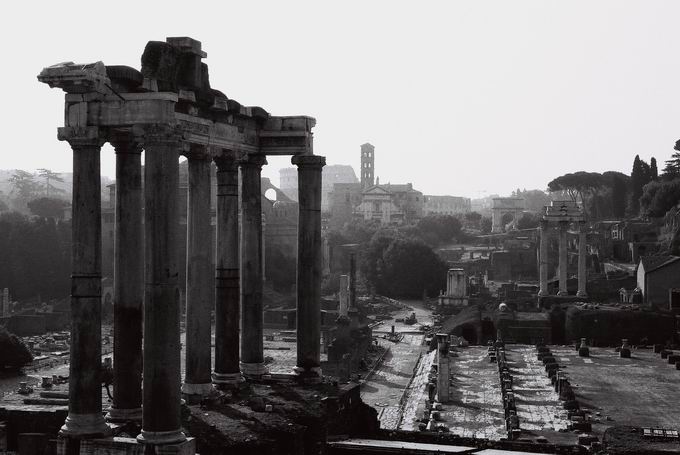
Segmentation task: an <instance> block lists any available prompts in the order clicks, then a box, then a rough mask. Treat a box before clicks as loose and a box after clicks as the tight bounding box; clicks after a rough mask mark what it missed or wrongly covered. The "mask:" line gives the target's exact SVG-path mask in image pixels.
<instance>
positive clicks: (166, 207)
mask: <svg viewBox="0 0 680 455" xmlns="http://www.w3.org/2000/svg"><path fill="white" fill-rule="evenodd" d="M180 138H181V135H180V134H179V132H178V131H177V130H176V129H175V128H173V127H171V126H169V125H157V124H154V125H149V126H147V127H146V128H145V138H144V151H145V165H144V220H145V224H144V228H145V253H146V268H145V281H146V286H145V292H144V388H143V412H142V414H143V419H142V432H141V434H140V435H138V436H137V440H138V441H140V442H143V443H146V444H152V445H162V444H172V443H177V442H182V441H185V440H186V436H185V435H184V433H183V432H182V429H181V420H180V400H181V392H180V389H181V372H180V351H181V348H180V333H179V318H180V307H179V283H178V279H179V254H178V250H177V244H178V240H179V235H178V234H179V216H178V215H179V212H178V207H177V188H178V186H179V153H180V151H181V140H180Z"/></svg>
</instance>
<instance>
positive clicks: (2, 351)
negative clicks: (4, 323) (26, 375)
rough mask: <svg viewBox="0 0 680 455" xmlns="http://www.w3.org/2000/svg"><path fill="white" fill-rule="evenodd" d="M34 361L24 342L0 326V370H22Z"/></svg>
mask: <svg viewBox="0 0 680 455" xmlns="http://www.w3.org/2000/svg"><path fill="white" fill-rule="evenodd" d="M32 361H33V355H32V354H31V351H29V350H28V347H26V345H25V344H24V342H23V341H21V339H20V338H19V337H17V336H16V335H14V334H12V333H9V332H8V331H7V330H6V329H5V328H4V327H1V326H0V368H2V367H5V368H16V369H18V368H21V367H23V366H24V365H26V364H29V363H31V362H32Z"/></svg>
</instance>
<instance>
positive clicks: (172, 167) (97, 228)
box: [59, 125, 325, 444]
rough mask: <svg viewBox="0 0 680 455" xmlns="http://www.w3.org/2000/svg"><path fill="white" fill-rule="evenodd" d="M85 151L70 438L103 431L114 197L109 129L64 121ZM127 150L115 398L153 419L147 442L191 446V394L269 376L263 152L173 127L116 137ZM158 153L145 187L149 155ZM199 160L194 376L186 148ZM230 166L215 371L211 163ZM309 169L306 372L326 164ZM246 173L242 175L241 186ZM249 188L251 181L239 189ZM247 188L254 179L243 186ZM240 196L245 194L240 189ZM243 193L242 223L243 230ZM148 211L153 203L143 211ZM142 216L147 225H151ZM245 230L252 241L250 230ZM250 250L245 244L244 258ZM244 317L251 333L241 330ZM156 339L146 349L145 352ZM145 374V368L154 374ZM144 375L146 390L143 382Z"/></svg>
mask: <svg viewBox="0 0 680 455" xmlns="http://www.w3.org/2000/svg"><path fill="white" fill-rule="evenodd" d="M59 136H60V139H62V140H67V141H69V143H70V145H71V147H72V149H73V213H72V217H73V221H72V223H73V274H72V297H71V299H72V304H71V307H72V337H71V363H70V373H69V374H70V381H69V414H68V417H67V419H66V422H65V424H64V426H63V427H62V431H61V432H62V434H63V435H66V436H71V437H75V438H82V437H89V436H98V435H104V434H107V432H108V427H107V426H106V423H105V421H104V418H103V416H102V404H101V381H100V376H99V372H100V363H101V199H100V198H101V196H100V194H101V192H100V148H101V146H102V145H103V143H104V136H103V135H102V134H100V131H99V130H98V129H97V128H96V127H87V128H61V129H60V134H59ZM106 140H108V141H109V142H111V143H112V145H113V146H114V148H115V151H116V181H117V185H116V222H115V244H114V261H115V263H114V283H115V284H114V398H113V405H112V407H111V409H110V410H109V414H108V419H109V420H111V421H128V420H139V419H140V417H141V419H142V432H141V434H140V435H139V436H138V439H139V440H140V441H142V442H146V443H151V444H165V443H173V442H179V441H182V440H184V439H185V436H184V434H183V433H182V431H181V422H180V398H181V395H180V394H181V390H183V392H184V393H185V394H189V395H205V394H207V393H210V392H211V391H212V390H213V384H214V385H215V386H217V387H218V388H222V387H228V386H230V385H236V384H238V382H240V381H242V380H243V376H245V377H258V376H261V375H262V374H264V373H265V372H266V369H265V366H264V355H263V314H262V308H263V307H262V285H263V282H262V279H263V277H262V261H263V252H262V211H261V192H260V174H261V169H262V165H263V164H265V163H266V157H265V156H264V155H245V156H241V155H238V154H236V153H234V152H231V151H225V150H221V151H218V152H215V153H211V150H209V149H208V148H207V147H205V146H198V145H189V144H186V143H184V141H183V140H182V137H181V134H180V132H179V131H178V130H176V129H175V128H173V127H171V126H169V125H146V126H144V128H141V129H140V130H137V129H135V134H132V133H130V132H125V133H120V134H114V133H109V134H108V135H107V136H106ZM142 149H144V151H145V166H144V187H143V188H142V166H141V152H142ZM180 154H184V155H185V156H186V157H187V160H188V171H189V187H188V212H187V262H186V272H187V273H186V277H187V278H186V279H187V282H186V296H187V315H186V376H185V380H184V383H183V384H182V383H181V382H182V381H181V372H180V351H181V344H180V303H179V283H178V277H179V267H180V264H179V261H178V259H179V256H178V254H177V253H178V241H179V210H180V208H179V207H178V203H177V201H178V197H177V191H178V182H179V155H180ZM212 160H214V162H215V164H216V166H217V228H216V237H217V238H216V243H215V288H214V309H215V366H214V371H211V311H212V309H213V298H212V292H213V290H211V281H212V280H211V273H212V271H211V270H210V264H211V261H210V255H211V254H212V252H211V249H210V245H211V241H210V232H211V227H210V164H211V161H212ZM292 162H293V164H295V165H297V166H298V174H299V177H298V185H299V210H300V212H299V227H298V238H299V240H298V267H297V283H298V285H297V289H298V295H297V332H298V337H297V339H298V342H297V343H298V344H297V368H296V372H297V373H298V374H299V375H301V376H302V377H304V378H305V379H308V380H310V379H311V380H320V378H321V371H320V349H319V341H320V316H321V312H320V291H321V287H320V286H321V266H322V264H321V263H322V252H321V216H320V211H321V169H322V167H323V166H324V165H325V158H324V157H320V156H313V155H308V156H295V157H293V159H292ZM239 170H240V182H239ZM239 183H240V185H239ZM239 186H240V188H241V191H240V194H239ZM239 196H240V198H239ZM239 202H240V214H241V226H240V229H239V224H238V223H239V221H238V220H239ZM142 207H144V210H142ZM142 216H144V222H143V223H142ZM239 233H240V238H239ZM239 252H240V253H239ZM239 326H240V327H241V328H242V331H243V333H242V336H241V337H240V336H239ZM142 340H143V344H144V346H143V349H142ZM142 372H143V376H142ZM142 377H143V387H142Z"/></svg>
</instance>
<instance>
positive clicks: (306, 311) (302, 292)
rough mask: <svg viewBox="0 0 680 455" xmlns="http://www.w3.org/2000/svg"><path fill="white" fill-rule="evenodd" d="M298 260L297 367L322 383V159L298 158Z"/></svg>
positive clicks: (302, 374) (301, 156) (294, 161)
mask: <svg viewBox="0 0 680 455" xmlns="http://www.w3.org/2000/svg"><path fill="white" fill-rule="evenodd" d="M291 161H292V163H293V164H294V165H297V167H298V203H299V217H298V251H297V254H298V257H297V364H296V369H295V371H296V373H298V374H299V375H300V376H302V377H304V378H305V379H313V380H321V351H320V343H319V342H320V337H321V266H322V259H323V258H322V251H321V169H322V168H323V166H324V165H325V164H326V158H324V157H322V156H304V155H299V156H295V157H293V159H292V160H291Z"/></svg>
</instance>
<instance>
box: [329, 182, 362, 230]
mask: <svg viewBox="0 0 680 455" xmlns="http://www.w3.org/2000/svg"><path fill="white" fill-rule="evenodd" d="M362 197H363V196H362V187H361V183H336V184H335V185H333V191H332V192H331V193H330V195H329V199H330V207H329V209H330V217H329V220H328V224H329V227H330V228H331V229H335V230H337V229H340V228H342V226H343V225H344V224H345V223H349V222H351V221H352V219H353V218H354V209H355V207H357V206H358V205H359V204H361V199H362Z"/></svg>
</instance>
